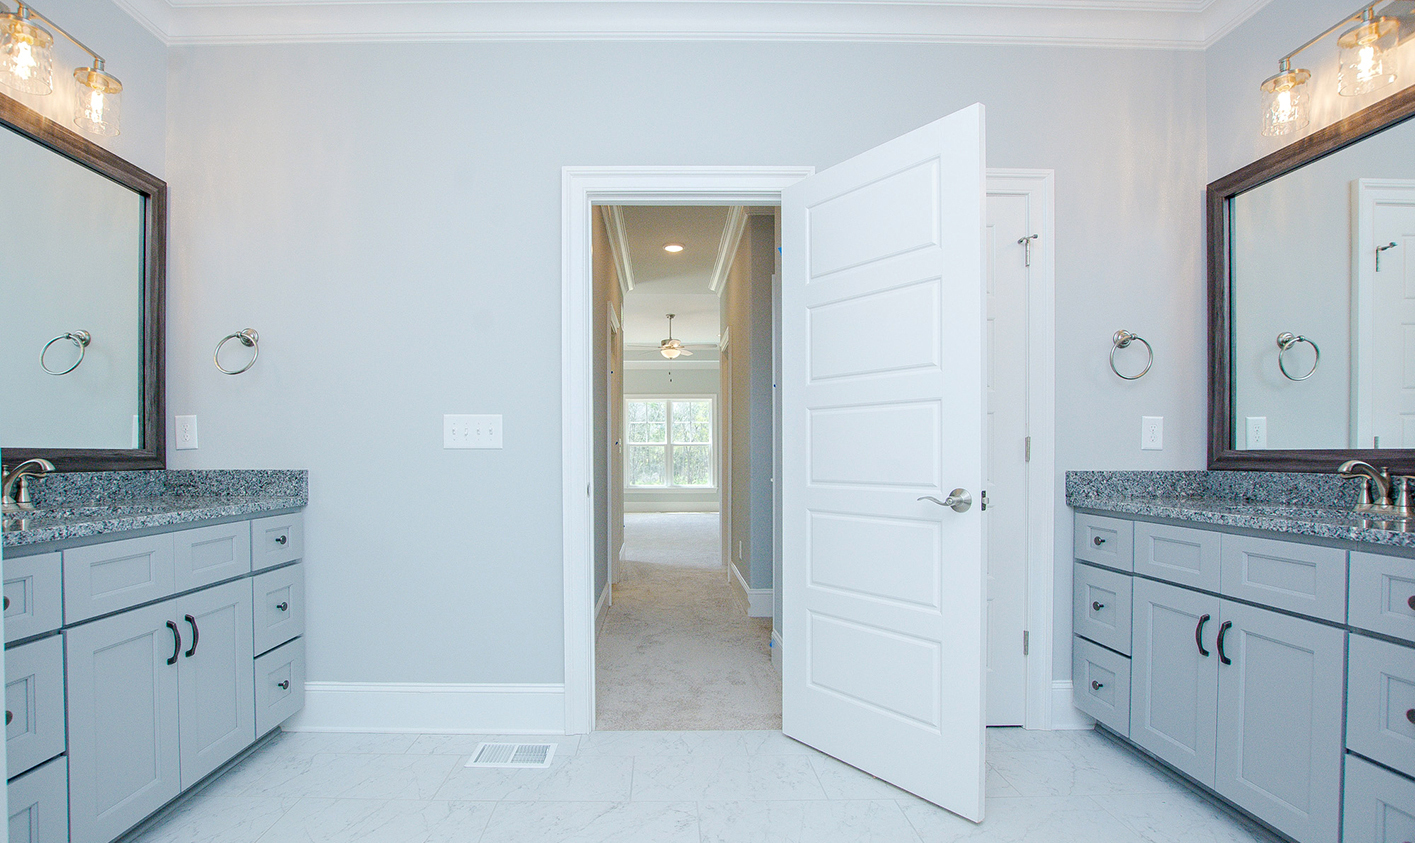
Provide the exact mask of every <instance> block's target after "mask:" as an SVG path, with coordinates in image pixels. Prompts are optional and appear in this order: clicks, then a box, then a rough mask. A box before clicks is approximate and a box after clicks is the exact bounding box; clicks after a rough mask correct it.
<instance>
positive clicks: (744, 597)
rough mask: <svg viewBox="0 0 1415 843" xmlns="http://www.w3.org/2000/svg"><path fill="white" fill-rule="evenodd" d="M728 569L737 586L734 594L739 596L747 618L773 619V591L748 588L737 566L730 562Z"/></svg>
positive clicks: (739, 602)
mask: <svg viewBox="0 0 1415 843" xmlns="http://www.w3.org/2000/svg"><path fill="white" fill-rule="evenodd" d="M727 569H728V571H730V572H731V576H732V583H733V585H735V586H736V588H734V589H732V593H733V594H735V595H736V596H737V604H738V605H739V606H741V607H742V609H743V610H744V611H745V612H746V613H747V617H749V618H769V617H771V589H769V588H748V587H747V581H746V580H744V579H742V572H741V571H739V570H737V566H736V565H734V564H732V563H730V562H729V563H728V564H727Z"/></svg>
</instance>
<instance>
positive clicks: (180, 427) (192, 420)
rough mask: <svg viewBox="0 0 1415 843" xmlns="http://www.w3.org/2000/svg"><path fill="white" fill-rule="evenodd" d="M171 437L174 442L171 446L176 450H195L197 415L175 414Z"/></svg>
mask: <svg viewBox="0 0 1415 843" xmlns="http://www.w3.org/2000/svg"><path fill="white" fill-rule="evenodd" d="M173 433H174V436H173V439H175V440H176V443H175V444H174V445H173V446H172V447H173V449H175V450H178V451H195V450H196V449H197V417H196V416H177V421H176V424H175V425H174V431H173Z"/></svg>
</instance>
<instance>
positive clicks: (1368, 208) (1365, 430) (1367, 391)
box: [1351, 179, 1415, 448]
mask: <svg viewBox="0 0 1415 843" xmlns="http://www.w3.org/2000/svg"><path fill="white" fill-rule="evenodd" d="M1412 186H1415V179H1356V180H1355V181H1353V182H1351V277H1352V279H1353V281H1354V282H1355V283H1353V284H1352V285H1351V436H1352V441H1351V447H1353V448H1369V447H1371V446H1370V445H1365V444H1362V443H1364V442H1367V441H1369V440H1370V439H1371V436H1372V435H1373V430H1372V428H1373V427H1374V425H1375V420H1374V412H1373V410H1372V408H1371V400H1370V399H1371V394H1372V392H1373V390H1374V386H1373V383H1374V381H1375V378H1376V362H1375V361H1376V349H1375V335H1374V332H1373V331H1372V329H1371V326H1372V325H1373V324H1374V323H1375V318H1376V317H1375V306H1376V305H1375V301H1376V207H1377V206H1378V205H1408V204H1410V191H1411V188H1412Z"/></svg>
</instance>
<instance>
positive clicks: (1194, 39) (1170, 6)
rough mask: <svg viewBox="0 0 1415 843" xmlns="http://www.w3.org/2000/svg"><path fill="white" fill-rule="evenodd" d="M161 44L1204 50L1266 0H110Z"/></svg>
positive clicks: (1264, 3) (1266, 1)
mask: <svg viewBox="0 0 1415 843" xmlns="http://www.w3.org/2000/svg"><path fill="white" fill-rule="evenodd" d="M115 2H117V3H118V5H119V6H120V7H122V8H123V9H124V10H125V11H127V12H128V13H129V14H130V15H132V16H133V17H134V18H135V19H137V20H138V22H139V23H141V24H142V25H143V26H144V27H146V28H147V29H148V30H149V31H151V32H153V33H154V34H155V35H157V37H159V38H161V39H162V40H163V41H165V42H167V43H169V44H280V43H320V42H404V41H414V42H418V41H442V42H456V41H825V42H874V43H914V44H982V45H1048V46H1072V47H1100V48H1128V49H1135V48H1139V49H1165V50H1202V49H1204V48H1206V47H1207V46H1208V45H1209V44H1211V43H1213V42H1214V41H1215V40H1217V39H1218V38H1220V37H1222V36H1223V35H1224V34H1226V33H1227V32H1229V31H1231V30H1232V29H1233V27H1235V26H1237V25H1238V24H1239V23H1242V21H1244V20H1246V19H1247V18H1248V17H1249V16H1251V15H1252V14H1253V12H1255V11H1257V10H1258V9H1259V8H1261V7H1262V6H1264V5H1266V4H1267V3H1268V2H1269V0H115Z"/></svg>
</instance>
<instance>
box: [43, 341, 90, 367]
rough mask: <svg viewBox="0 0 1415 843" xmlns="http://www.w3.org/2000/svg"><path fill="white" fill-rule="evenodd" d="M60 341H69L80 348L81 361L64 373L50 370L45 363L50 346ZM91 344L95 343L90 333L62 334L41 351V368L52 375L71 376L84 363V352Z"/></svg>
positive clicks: (75, 362) (76, 361) (45, 345)
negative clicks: (45, 356)
mask: <svg viewBox="0 0 1415 843" xmlns="http://www.w3.org/2000/svg"><path fill="white" fill-rule="evenodd" d="M60 340H69V341H70V342H72V343H73V344H74V345H76V346H78V349H79V359H77V360H75V361H74V365H72V366H70V367H69V368H67V369H65V370H64V371H62V372H56V371H54V370H53V369H51V368H49V364H47V363H45V362H44V355H45V352H47V351H49V346H51V345H53V344H54V343H56V342H59V341H60ZM90 342H93V336H92V335H91V334H89V332H88V331H69V332H67V333H63V334H60V335H59V336H57V337H55V338H54V339H52V340H50V341H49V342H47V343H45V344H44V348H41V349H40V350H39V368H41V369H43V370H44V371H46V372H48V373H49V374H51V375H67V374H69V373H70V372H72V371H73V370H75V369H77V368H78V367H79V364H80V363H82V362H84V351H85V350H87V349H88V344H89V343H90Z"/></svg>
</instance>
